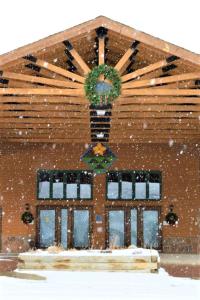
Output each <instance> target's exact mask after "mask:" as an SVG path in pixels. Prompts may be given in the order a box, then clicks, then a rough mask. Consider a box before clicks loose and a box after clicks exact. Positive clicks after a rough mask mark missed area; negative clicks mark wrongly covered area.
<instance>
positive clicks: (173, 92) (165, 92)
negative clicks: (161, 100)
mask: <svg viewBox="0 0 200 300" xmlns="http://www.w3.org/2000/svg"><path fill="white" fill-rule="evenodd" d="M121 95H122V96H200V90H199V89H167V88H164V89H160V88H146V89H123V88H122V93H121Z"/></svg>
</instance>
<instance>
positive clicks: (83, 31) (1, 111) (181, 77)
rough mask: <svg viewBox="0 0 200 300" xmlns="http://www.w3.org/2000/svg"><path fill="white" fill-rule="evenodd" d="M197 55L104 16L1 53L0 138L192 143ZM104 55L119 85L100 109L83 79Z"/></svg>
mask: <svg viewBox="0 0 200 300" xmlns="http://www.w3.org/2000/svg"><path fill="white" fill-rule="evenodd" d="M199 57H200V56H199V55H197V54H194V53H191V52H189V51H187V50H185V49H182V48H180V47H177V46H174V45H172V44H170V43H166V42H164V41H161V40H159V39H157V38H154V37H151V36H149V35H147V34H145V33H142V32H139V31H137V30H134V29H132V28H130V27H127V26H125V25H122V24H120V23H117V22H115V21H112V20H110V19H108V18H105V17H98V18H96V19H94V20H92V21H88V22H86V23H84V24H81V25H78V26H76V27H74V28H72V29H69V30H66V31H64V32H61V33H58V34H56V35H53V36H50V37H48V38H46V39H43V40H41V41H38V42H36V43H33V44H31V45H28V46H25V47H22V48H19V49H17V50H14V51H12V52H10V53H8V54H5V55H1V56H0V69H1V71H0V102H1V104H0V132H1V138H2V140H3V141H4V140H5V141H19V142H24V141H31V142H82V143H90V142H98V141H102V142H110V143H124V142H125V143H132V142H135V143H136V142H149V141H150V142H160V141H163V142H167V141H169V139H173V140H176V141H177V142H183V141H188V140H190V141H191V142H193V143H195V142H196V141H198V140H199V135H198V134H200V133H199V131H198V129H199V121H200V101H199V99H200V98H199V96H200V89H199V86H200V60H199ZM104 63H106V64H107V65H108V66H111V67H112V68H114V69H115V70H117V72H118V73H119V76H120V80H121V92H120V96H119V97H118V99H116V101H114V102H113V103H112V105H111V106H107V107H106V108H105V111H106V112H105V116H103V117H99V116H98V115H97V109H96V108H95V107H94V106H91V105H90V102H89V100H88V98H87V97H86V95H85V91H84V85H85V79H86V77H87V75H88V74H89V73H90V71H91V70H93V69H94V67H95V66H98V65H101V64H104ZM122 126H123V128H121V127H122ZM122 129H123V130H122ZM73 133H74V134H73ZM98 133H102V134H103V138H102V137H101V138H100V137H98V136H97V134H98Z"/></svg>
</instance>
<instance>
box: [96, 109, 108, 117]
mask: <svg viewBox="0 0 200 300" xmlns="http://www.w3.org/2000/svg"><path fill="white" fill-rule="evenodd" d="M96 112H97V116H105V114H106V111H105V110H97V111H96Z"/></svg>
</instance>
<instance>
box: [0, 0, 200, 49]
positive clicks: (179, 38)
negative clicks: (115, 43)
mask: <svg viewBox="0 0 200 300" xmlns="http://www.w3.org/2000/svg"><path fill="white" fill-rule="evenodd" d="M0 12H1V17H0V24H1V31H0V32H1V39H0V54H2V53H5V52H8V51H11V50H13V49H16V48H18V47H20V46H23V45H26V44H28V43H31V42H34V41H37V40H38V39H41V38H43V37H46V36H48V35H51V34H54V33H57V32H59V31H62V30H65V29H67V28H69V27H72V26H74V25H77V24H80V23H82V22H84V21H87V20H90V19H93V18H95V17H97V16H99V15H104V16H106V17H109V18H111V19H114V20H116V21H119V22H121V23H124V24H127V25H129V26H131V27H133V28H136V29H138V30H140V31H143V32H146V33H149V34H151V35H153V36H156V37H159V38H161V39H164V40H166V41H168V42H171V43H173V44H176V45H178V46H181V47H183V48H186V49H188V50H191V51H193V52H196V53H200V39H199V30H200V17H199V15H200V0H32V1H30V0H0Z"/></svg>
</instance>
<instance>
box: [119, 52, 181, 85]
mask: <svg viewBox="0 0 200 300" xmlns="http://www.w3.org/2000/svg"><path fill="white" fill-rule="evenodd" d="M177 59H178V57H177V56H174V55H173V56H170V57H168V58H166V59H163V60H160V61H158V62H156V63H154V64H151V65H149V66H146V67H144V68H142V69H138V70H136V71H134V72H132V73H130V74H127V75H124V76H122V78H121V80H122V82H125V81H128V80H131V79H135V78H137V77H139V76H142V75H144V74H147V73H150V72H153V71H155V70H157V69H159V68H162V67H164V66H167V65H168V64H170V63H171V62H172V61H175V60H177Z"/></svg>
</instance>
